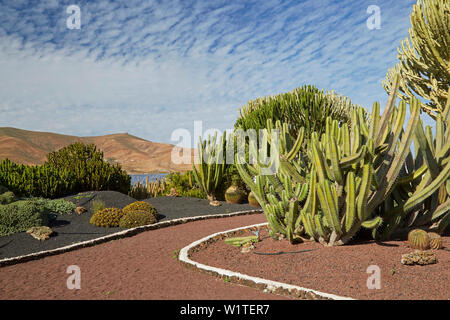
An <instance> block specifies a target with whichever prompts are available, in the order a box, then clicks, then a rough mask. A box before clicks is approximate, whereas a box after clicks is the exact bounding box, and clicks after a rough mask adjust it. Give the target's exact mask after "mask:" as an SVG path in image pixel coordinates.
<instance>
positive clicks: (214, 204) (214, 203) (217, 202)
mask: <svg viewBox="0 0 450 320" xmlns="http://www.w3.org/2000/svg"><path fill="white" fill-rule="evenodd" d="M209 205H210V206H213V207H220V206H221V205H222V204H221V203H220V202H219V201H217V200H214V201H211V202H210V203H209Z"/></svg>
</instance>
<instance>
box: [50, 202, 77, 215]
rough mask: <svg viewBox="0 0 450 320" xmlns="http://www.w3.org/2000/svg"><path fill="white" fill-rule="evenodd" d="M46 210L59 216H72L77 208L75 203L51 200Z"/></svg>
mask: <svg viewBox="0 0 450 320" xmlns="http://www.w3.org/2000/svg"><path fill="white" fill-rule="evenodd" d="M45 208H46V209H47V210H48V211H50V212H53V213H58V214H72V213H73V212H74V210H75V208H76V205H75V204H74V203H73V202H70V201H66V200H63V199H57V200H50V201H49V202H48V204H47V205H46V206H45Z"/></svg>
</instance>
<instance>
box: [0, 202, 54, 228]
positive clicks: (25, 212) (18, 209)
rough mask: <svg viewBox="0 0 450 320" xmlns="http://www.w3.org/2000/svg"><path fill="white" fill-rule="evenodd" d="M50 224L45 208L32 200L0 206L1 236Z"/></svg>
mask: <svg viewBox="0 0 450 320" xmlns="http://www.w3.org/2000/svg"><path fill="white" fill-rule="evenodd" d="M47 224H48V215H47V213H46V211H45V208H44V206H42V205H41V204H39V203H37V202H36V201H32V200H24V201H16V202H13V203H11V204H8V205H0V236H7V235H9V234H13V233H17V232H23V231H26V230H28V229H29V228H31V227H41V226H45V225H47Z"/></svg>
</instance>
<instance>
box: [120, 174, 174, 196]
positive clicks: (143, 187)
mask: <svg viewBox="0 0 450 320" xmlns="http://www.w3.org/2000/svg"><path fill="white" fill-rule="evenodd" d="M166 190H167V188H166V180H165V179H164V178H163V179H157V180H155V181H149V177H147V179H146V181H145V183H141V182H140V181H137V182H136V183H135V184H134V185H133V186H132V187H131V190H130V193H129V195H130V196H131V197H133V198H135V199H138V200H141V199H148V198H155V197H159V196H162V195H164V194H165V193H166Z"/></svg>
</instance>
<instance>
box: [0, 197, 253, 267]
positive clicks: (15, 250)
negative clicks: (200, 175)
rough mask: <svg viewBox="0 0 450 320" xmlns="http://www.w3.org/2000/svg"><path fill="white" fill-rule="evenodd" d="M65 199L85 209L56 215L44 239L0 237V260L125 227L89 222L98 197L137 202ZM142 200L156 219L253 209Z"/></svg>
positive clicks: (179, 199)
mask: <svg viewBox="0 0 450 320" xmlns="http://www.w3.org/2000/svg"><path fill="white" fill-rule="evenodd" d="M64 199H65V200H68V201H71V202H73V203H75V204H76V205H78V206H82V207H85V208H86V209H87V210H88V211H87V212H85V213H83V214H81V215H78V214H76V213H72V214H70V215H58V217H57V219H56V221H54V222H52V224H51V225H50V227H51V228H52V230H53V232H54V233H53V235H52V236H51V237H50V238H49V239H48V240H45V241H39V240H36V239H34V238H33V237H31V236H30V235H28V234H27V233H25V232H21V233H16V234H12V235H9V236H5V237H0V260H1V259H5V258H11V257H17V256H22V255H26V254H31V253H36V252H39V251H46V250H52V249H57V248H61V247H64V246H68V245H71V244H75V243H78V242H82V241H87V240H92V239H96V238H100V237H103V236H106V235H108V234H112V233H116V232H118V231H122V230H125V229H122V228H101V227H96V226H94V225H92V224H90V223H89V220H90V218H91V216H92V214H93V211H92V202H93V201H94V200H101V201H103V202H104V203H105V204H106V206H107V207H114V208H123V207H125V206H127V205H128V204H130V203H132V202H135V201H137V200H135V199H134V198H131V197H129V196H127V195H125V194H122V193H120V192H115V191H94V192H85V193H81V194H78V195H74V196H69V197H65V198H64ZM144 201H146V202H149V203H151V204H152V205H154V206H155V208H156V209H157V210H158V221H165V220H172V219H177V218H186V217H194V216H201V215H215V214H224V213H232V212H237V211H246V210H254V209H255V208H254V207H251V206H250V205H248V204H240V205H236V204H227V203H225V202H222V206H220V207H213V206H210V205H209V202H208V201H207V200H203V199H196V198H185V197H158V198H151V199H147V200H144Z"/></svg>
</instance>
